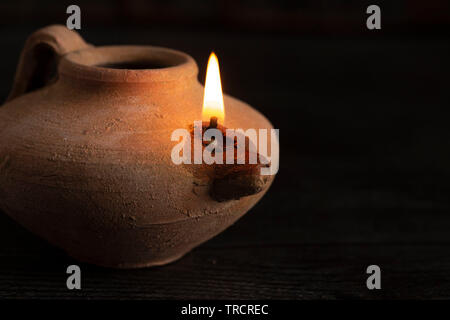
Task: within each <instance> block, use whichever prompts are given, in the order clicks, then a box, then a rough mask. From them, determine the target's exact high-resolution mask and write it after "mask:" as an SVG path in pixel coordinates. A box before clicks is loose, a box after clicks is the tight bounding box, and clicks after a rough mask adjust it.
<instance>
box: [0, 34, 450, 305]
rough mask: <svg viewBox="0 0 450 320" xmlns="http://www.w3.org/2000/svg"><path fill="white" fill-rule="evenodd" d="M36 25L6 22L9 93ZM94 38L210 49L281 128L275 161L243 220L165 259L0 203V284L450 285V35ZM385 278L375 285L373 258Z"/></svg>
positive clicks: (349, 292) (108, 292) (261, 290)
mask: <svg viewBox="0 0 450 320" xmlns="http://www.w3.org/2000/svg"><path fill="white" fill-rule="evenodd" d="M31 30H32V28H23V29H11V28H4V29H0V39H2V40H3V41H2V42H1V44H0V45H1V48H0V52H1V55H2V64H1V65H0V71H1V72H0V79H1V84H2V86H1V88H0V90H1V92H0V93H1V96H2V97H6V95H7V93H8V90H9V87H10V83H11V79H12V76H13V73H14V66H15V64H16V62H17V59H18V54H19V52H20V49H21V46H22V44H23V41H24V40H25V37H26V36H27V34H28V33H29V32H31ZM81 33H82V35H83V36H85V37H86V39H87V40H88V41H90V42H92V43H95V44H114V43H115V44H120V43H137V44H154V45H163V46H168V47H174V48H178V49H180V50H184V51H186V52H188V53H190V54H191V55H193V56H194V58H196V59H197V61H198V62H199V64H200V72H201V76H200V78H201V79H204V76H203V74H204V70H205V67H204V64H205V63H206V60H207V56H208V54H209V51H210V50H211V49H214V50H216V52H217V53H218V55H219V58H220V59H221V66H222V77H223V87H224V90H225V91H226V92H228V93H230V94H232V95H234V96H237V97H240V98H242V99H243V100H245V101H247V102H249V103H250V104H252V105H254V106H256V107H257V108H258V109H260V110H261V111H262V112H263V113H264V114H266V115H267V116H268V118H269V119H271V120H272V122H273V123H274V125H275V126H276V127H277V128H280V136H281V168H280V172H279V174H278V177H277V179H276V181H275V183H274V185H273V186H272V188H271V190H270V191H269V192H268V194H267V195H266V196H265V197H264V198H263V200H262V201H261V202H260V203H258V205H257V206H256V207H255V208H254V209H252V210H251V211H250V212H249V213H248V214H247V215H246V216H244V217H243V218H242V219H241V220H240V221H238V222H237V223H236V224H235V225H233V226H232V227H230V228H229V229H228V230H226V231H225V232H224V233H222V234H221V235H219V236H218V237H216V238H214V239H212V240H211V241H209V242H207V243H205V244H204V245H201V246H200V247H198V248H196V249H195V250H193V251H192V252H191V253H189V254H188V255H187V256H185V257H184V258H183V259H181V260H179V261H177V262H175V263H173V264H170V265H168V266H165V267H158V268H151V269H141V270H110V269H103V268H99V267H95V266H92V265H84V264H81V265H80V266H81V270H82V290H81V291H69V290H67V289H66V277H67V275H66V273H65V272H66V268H67V266H68V265H70V264H77V262H76V261H73V260H72V259H70V258H68V257H67V256H66V255H65V254H64V253H63V252H61V251H60V250H58V249H55V248H53V247H51V246H49V245H48V244H47V243H45V242H44V241H42V240H40V239H38V238H36V237H35V236H33V235H32V234H30V233H29V232H27V231H25V230H24V229H22V228H21V227H20V226H18V225H17V224H16V223H15V222H13V221H12V220H11V219H9V218H8V217H7V216H6V215H4V214H1V215H0V297H1V298H6V297H7V298H80V297H81V298H89V299H113V298H114V299H117V298H120V299H322V298H326V299H344V298H356V299H359V298H364V299H366V298H369V299H370V298H373V299H382V298H402V299H404V298H449V297H450V233H449V231H448V230H449V227H450V212H449V209H450V201H449V198H448V195H449V191H450V190H449V187H448V185H449V181H450V179H449V178H450V152H449V150H450V130H449V127H448V119H449V117H448V116H449V111H448V108H449V96H448V85H449V82H448V75H449V70H450V68H449V59H448V57H449V56H450V55H449V53H450V43H449V42H448V41H447V40H448V39H439V38H436V39H429V38H428V39H426V38H422V39H414V38H395V37H394V38H385V37H375V36H374V37H373V38H370V37H364V38H357V39H353V38H324V37H322V38H302V37H296V36H293V35H291V36H279V35H254V34H243V35H242V34H241V35H240V34H225V33H224V34H211V33H206V32H205V33H199V32H183V31H156V30H135V29H121V30H106V29H105V30H99V29H95V30H86V31H84V30H83V32H81ZM371 264H376V265H379V266H380V267H381V270H382V290H373V291H369V290H368V289H367V288H366V279H367V274H366V268H367V266H368V265H371Z"/></svg>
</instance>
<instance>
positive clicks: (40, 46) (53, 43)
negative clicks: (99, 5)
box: [6, 25, 90, 101]
mask: <svg viewBox="0 0 450 320" xmlns="http://www.w3.org/2000/svg"><path fill="white" fill-rule="evenodd" d="M89 47H90V45H89V44H87V43H86V42H85V41H84V40H83V38H81V36H80V35H79V34H78V33H77V32H75V31H70V30H69V29H67V27H66V26H63V25H51V26H48V27H45V28H42V29H39V30H37V31H35V32H34V33H32V34H31V35H30V36H29V37H28V39H27V41H26V42H25V46H24V48H23V49H22V53H21V54H20V59H19V64H18V66H17V69H16V74H15V77H14V82H13V86H12V89H11V92H10V94H9V96H8V98H7V100H6V101H10V100H12V99H14V98H16V97H18V96H21V95H23V94H25V93H27V92H30V91H33V90H36V89H39V88H42V87H44V86H46V85H48V84H50V83H52V82H54V80H56V77H57V68H58V63H59V60H60V58H61V57H62V56H64V55H65V54H67V53H69V52H71V51H78V50H82V49H86V48H89Z"/></svg>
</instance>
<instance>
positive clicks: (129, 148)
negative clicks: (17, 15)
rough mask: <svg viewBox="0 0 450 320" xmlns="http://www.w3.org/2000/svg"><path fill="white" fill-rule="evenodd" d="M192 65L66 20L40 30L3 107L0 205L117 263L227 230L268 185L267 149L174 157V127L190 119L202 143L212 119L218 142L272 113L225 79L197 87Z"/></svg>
mask: <svg viewBox="0 0 450 320" xmlns="http://www.w3.org/2000/svg"><path fill="white" fill-rule="evenodd" d="M197 73H198V68H197V64H196V62H195V61H194V60H193V59H192V58H191V57H190V56H188V55H187V54H185V53H182V52H179V51H175V50H171V49H166V48H160V47H151V46H106V47H95V46H92V45H89V44H86V43H85V42H84V41H83V39H82V38H81V37H80V36H79V35H78V34H77V33H75V32H73V31H69V30H68V29H67V28H66V27H64V26H49V27H46V28H43V29H40V30H38V31H36V32H35V33H34V34H32V35H31V36H30V37H29V38H28V40H27V42H26V44H25V47H24V49H23V52H22V54H21V57H20V59H19V65H18V68H17V72H16V77H15V79H14V83H13V88H12V92H11V94H10V96H9V97H8V100H7V102H6V103H5V104H4V105H3V106H1V107H0V207H1V209H2V211H4V212H6V213H7V214H8V215H10V216H11V217H12V218H13V219H15V220H16V221H17V222H19V223H20V224H21V225H23V226H24V227H25V228H27V229H29V230H30V231H32V232H33V233H35V234H37V235H39V236H41V237H43V238H44V239H46V240H47V241H48V242H50V243H51V244H53V245H56V246H58V247H60V248H62V249H64V250H65V251H66V252H67V253H68V254H69V255H71V256H72V257H74V258H76V259H78V260H80V261H83V262H88V263H93V264H97V265H101V266H107V267H116V268H138V267H145V266H154V265H163V264H166V263H169V262H172V261H174V260H176V259H178V258H180V257H182V256H183V255H184V254H186V253H187V252H189V251H190V250H191V249H193V248H194V247H196V246H198V245H199V244H201V243H203V242H204V241H206V240H208V239H210V238H212V237H214V236H215V235H217V234H218V233H220V232H222V231H223V230H225V229H226V228H227V227H229V226H230V225H231V224H233V223H234V222H235V221H236V220H238V219H239V218H240V217H241V216H242V215H244V214H245V213H246V212H247V211H248V210H249V209H250V208H251V207H252V206H254V205H255V204H256V203H257V202H258V201H259V200H260V199H261V197H262V196H263V195H264V194H265V192H266V191H267V189H268V187H269V186H270V184H271V182H272V180H273V176H270V175H266V176H262V175H261V174H260V169H261V167H263V166H266V165H267V161H265V162H264V163H265V164H262V163H261V161H258V163H256V164H243V165H242V164H241V165H235V164H214V165H206V164H205V163H200V164H194V163H193V164H181V165H180V164H175V163H174V162H173V161H172V158H171V153H172V150H173V147H174V145H175V144H176V143H175V142H173V141H172V140H171V135H172V133H173V132H174V131H175V130H177V129H179V128H186V130H188V132H189V133H190V134H191V135H192V140H191V143H192V144H195V143H198V142H200V144H201V147H202V148H207V147H208V146H209V144H210V143H211V141H209V142H205V141H203V139H201V135H202V134H203V132H206V131H207V129H208V128H216V129H219V130H221V131H222V132H224V136H223V139H224V142H225V141H226V140H227V139H234V138H231V137H227V135H226V127H225V125H226V126H227V128H242V129H244V130H246V129H248V128H256V129H268V130H270V129H272V125H271V124H270V122H269V121H268V120H267V119H266V118H265V117H264V116H263V115H262V114H260V113H259V112H258V111H256V110H255V109H253V108H252V107H250V106H249V105H247V104H245V103H244V102H242V101H240V100H237V99H235V98H232V97H230V96H227V95H224V96H223V98H222V92H221V89H220V93H219V92H218V91H216V92H213V93H211V91H208V90H206V93H205V92H204V88H203V86H202V85H201V84H200V83H199V82H198V79H197ZM217 74H218V69H217ZM208 77H210V75H208ZM213 78H214V77H213ZM213 78H211V79H213ZM215 78H216V80H217V79H218V80H219V85H220V77H215ZM208 86H209V85H208V81H207V83H206V87H207V88H206V89H208ZM213 87H214V86H213ZM215 88H216V89H217V88H218V87H217V82H216V84H215ZM210 94H211V96H212V97H214V98H213V99H212V100H208V97H210ZM217 97H219V98H217ZM204 98H205V99H204ZM217 99H218V100H217ZM221 99H222V100H221ZM211 101H216V102H217V101H219V102H220V101H222V103H223V106H225V110H223V108H222V111H221V112H219V113H217V112H216V111H217V110H215V109H214V108H212V109H211V106H214V104H215V103H216V102H213V103H212V104H211V103H210V102H211ZM203 102H205V104H204V103H203ZM204 105H205V108H206V107H208V108H209V109H208V108H206V109H205V110H203V106H204ZM216 106H217V105H216ZM202 112H203V116H204V117H205V118H204V122H200V123H201V125H200V127H201V128H197V129H199V130H200V132H201V134H200V138H198V137H197V136H196V134H195V129H196V128H195V126H194V125H193V123H194V120H196V119H198V118H199V117H201V115H202ZM223 112H226V123H225V122H224V120H225V115H224V113H223ZM198 139H200V140H198ZM214 143H217V141H215V142H214ZM245 143H246V145H248V146H251V143H252V141H249V139H246V140H245ZM233 148H234V146H233ZM250 149H251V148H249V150H250ZM229 152H230V150H228V149H226V150H224V151H223V154H222V155H221V156H223V157H224V158H226V155H227V154H228V153H229ZM233 154H234V153H233ZM251 156H252V153H251V152H247V151H246V152H245V155H244V157H245V158H246V159H248V158H250V157H251ZM260 159H263V157H260Z"/></svg>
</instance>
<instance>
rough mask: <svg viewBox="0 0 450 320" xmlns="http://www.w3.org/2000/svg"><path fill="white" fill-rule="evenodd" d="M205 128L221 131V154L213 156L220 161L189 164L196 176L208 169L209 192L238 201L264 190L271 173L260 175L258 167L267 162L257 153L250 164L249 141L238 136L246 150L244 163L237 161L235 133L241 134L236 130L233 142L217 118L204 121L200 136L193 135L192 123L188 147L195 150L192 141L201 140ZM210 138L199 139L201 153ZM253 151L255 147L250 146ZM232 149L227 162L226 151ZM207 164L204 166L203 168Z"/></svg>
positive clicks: (216, 198)
mask: <svg viewBox="0 0 450 320" xmlns="http://www.w3.org/2000/svg"><path fill="white" fill-rule="evenodd" d="M208 129H218V130H220V131H221V133H222V138H223V141H222V146H223V148H222V150H223V152H221V154H220V155H216V156H219V157H222V159H223V163H222V164H212V165H208V164H205V163H202V164H200V165H195V164H191V165H188V167H191V169H192V170H194V171H195V172H196V175H197V176H199V175H201V174H202V173H203V174H205V172H208V175H209V177H210V182H209V184H210V195H211V197H212V198H214V199H215V200H216V201H219V202H223V201H228V200H238V199H240V198H242V197H245V196H250V195H253V194H257V193H259V192H261V191H262V190H264V187H265V186H266V185H267V183H268V182H269V181H270V178H271V177H270V176H267V175H261V168H263V167H268V166H269V165H270V164H269V163H268V162H267V161H261V159H262V158H263V157H262V156H261V155H260V154H258V153H256V155H255V156H256V159H257V163H255V164H252V163H250V153H251V151H250V150H251V148H250V145H251V144H252V142H251V141H250V139H249V138H248V137H245V136H244V137H240V138H243V139H245V153H244V158H245V162H244V163H243V164H239V163H238V159H237V158H238V149H237V147H238V146H237V140H238V136H242V134H241V133H236V136H234V137H232V138H233V139H234V141H231V142H230V141H229V140H230V139H232V138H231V137H228V136H227V128H226V127H224V126H222V125H220V124H218V119H217V117H211V119H210V121H209V122H208V121H203V123H202V130H201V136H200V137H197V136H195V134H194V127H193V125H191V127H190V132H191V143H192V146H191V150H194V141H195V139H202V137H203V133H204V132H206V131H207V130H208ZM227 142H228V145H232V146H233V150H229V149H227ZM210 143H213V141H203V139H202V152H203V150H204V149H205V148H206V147H207V146H208V145H209V144H210ZM252 150H257V149H256V148H253V149H252ZM228 152H233V157H234V161H233V163H232V164H227V163H226V159H227V153H228ZM205 166H206V168H205ZM209 166H212V168H211V169H210V170H208V168H207V167H209Z"/></svg>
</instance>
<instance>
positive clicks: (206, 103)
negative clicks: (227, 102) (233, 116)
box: [202, 52, 225, 124]
mask: <svg viewBox="0 0 450 320" xmlns="http://www.w3.org/2000/svg"><path fill="white" fill-rule="evenodd" d="M213 116H214V117H217V119H218V121H219V122H220V123H221V124H224V121H225V109H224V105H223V95H222V84H221V82H220V70H219V61H218V60H217V56H216V55H215V53H214V52H212V53H211V55H210V56H209V60H208V67H207V69H206V81H205V93H204V96H203V112H202V120H203V121H209V120H210V118H211V117H213Z"/></svg>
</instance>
